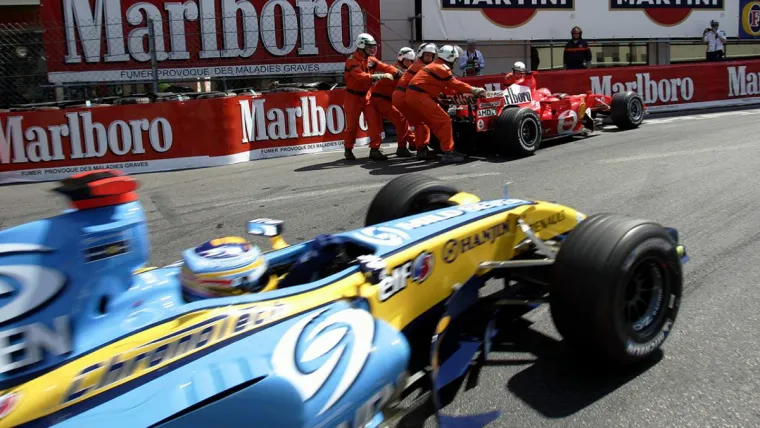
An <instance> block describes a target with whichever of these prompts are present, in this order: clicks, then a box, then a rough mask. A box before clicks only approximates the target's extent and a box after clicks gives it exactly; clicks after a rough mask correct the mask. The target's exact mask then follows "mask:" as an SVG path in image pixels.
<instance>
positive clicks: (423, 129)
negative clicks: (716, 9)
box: [392, 58, 430, 148]
mask: <svg viewBox="0 0 760 428" xmlns="http://www.w3.org/2000/svg"><path fill="white" fill-rule="evenodd" d="M424 67H425V63H424V62H422V59H421V58H417V59H416V60H415V61H414V62H413V63H412V65H411V67H409V68H408V69H407V70H406V72H405V73H404V75H403V76H401V80H399V82H398V85H397V86H396V90H395V91H393V97H392V98H393V107H396V109H397V110H398V111H400V112H401V114H403V115H404V117H406V120H407V121H408V122H409V124H410V125H411V126H413V127H414V143H415V146H416V147H417V148H419V147H426V146H427V145H428V144H429V143H430V128H428V126H427V125H425V122H424V120H423V119H424V118H423V117H421V116H420V115H419V114H417V111H416V110H413V109H411V108H409V107H408V106H407V104H406V95H407V92H409V91H408V90H407V89H408V88H407V86H408V85H409V82H410V81H411V80H412V78H413V77H414V76H415V75H416V74H417V72H418V71H420V70H422V69H423V68H424Z"/></svg>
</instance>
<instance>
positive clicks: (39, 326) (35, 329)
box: [0, 244, 73, 374]
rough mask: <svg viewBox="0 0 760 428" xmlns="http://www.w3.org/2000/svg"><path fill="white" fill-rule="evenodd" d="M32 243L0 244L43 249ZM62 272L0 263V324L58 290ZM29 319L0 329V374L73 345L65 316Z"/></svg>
mask: <svg viewBox="0 0 760 428" xmlns="http://www.w3.org/2000/svg"><path fill="white" fill-rule="evenodd" d="M47 251H51V249H49V248H47V247H43V246H38V245H32V244H1V245H0V256H2V255H3V254H9V253H14V254H19V253H21V254H23V253H37V252H47ZM65 284H66V275H65V274H64V273H63V272H61V271H59V270H57V269H53V268H49V267H45V266H35V265H3V266H0V301H1V302H2V306H0V324H4V323H8V322H11V321H14V320H16V319H19V318H22V317H26V316H29V315H30V314H32V313H34V312H35V311H37V310H38V309H39V308H40V307H41V306H42V305H44V304H45V303H47V302H49V301H50V300H51V299H53V298H54V297H55V296H56V295H57V294H58V293H59V292H61V291H62V290H63V289H64V287H65ZM52 321H53V322H52V328H50V326H48V325H47V324H46V323H43V322H35V323H29V324H25V325H21V326H17V327H13V328H10V329H7V330H3V331H0V374H4V373H8V372H10V371H14V370H18V369H21V368H24V367H28V366H32V365H35V364H38V363H40V362H42V361H43V360H44V354H50V355H54V356H62V355H66V354H68V353H69V352H71V350H72V349H73V344H72V338H71V325H70V320H69V317H68V316H65V315H64V316H60V317H57V318H55V319H53V320H52Z"/></svg>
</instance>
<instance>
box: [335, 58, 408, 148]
mask: <svg viewBox="0 0 760 428" xmlns="http://www.w3.org/2000/svg"><path fill="white" fill-rule="evenodd" d="M370 63H372V64H373V67H372V69H373V70H370ZM374 69H377V70H378V71H379V72H380V73H391V74H394V73H396V69H395V68H394V67H392V66H390V65H388V64H385V63H382V62H380V61H378V59H377V58H375V57H372V56H369V57H368V56H367V54H365V53H364V52H363V51H361V50H357V51H356V52H354V53H353V54H352V55H351V56H349V57H348V59H347V60H346V68H345V70H344V71H343V79H344V80H345V82H346V95H345V97H344V99H343V110H344V112H345V113H346V129H345V131H344V133H343V146H344V147H345V148H346V149H348V150H351V149H353V148H354V144H355V143H356V134H357V133H358V132H359V117H360V115H361V114H362V113H364V119H365V120H366V121H367V126H368V129H367V134H368V135H369V147H370V148H371V149H379V148H380V143H381V142H382V137H381V135H380V132H381V131H382V129H383V122H382V118H380V116H379V115H378V114H377V111H376V110H375V109H374V108H372V106H370V96H371V92H372V83H373V82H372V73H373V71H374Z"/></svg>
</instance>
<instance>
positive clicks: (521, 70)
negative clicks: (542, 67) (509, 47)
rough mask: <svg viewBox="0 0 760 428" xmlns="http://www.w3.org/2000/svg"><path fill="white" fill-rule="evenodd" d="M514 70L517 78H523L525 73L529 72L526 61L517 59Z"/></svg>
mask: <svg viewBox="0 0 760 428" xmlns="http://www.w3.org/2000/svg"><path fill="white" fill-rule="evenodd" d="M512 71H513V72H514V75H515V77H516V78H518V79H519V78H521V77H523V76H524V75H525V73H527V72H528V68H527V67H526V66H525V63H524V62H522V61H517V62H516V63H514V65H513V66H512Z"/></svg>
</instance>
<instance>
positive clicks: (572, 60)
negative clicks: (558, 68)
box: [564, 26, 591, 70]
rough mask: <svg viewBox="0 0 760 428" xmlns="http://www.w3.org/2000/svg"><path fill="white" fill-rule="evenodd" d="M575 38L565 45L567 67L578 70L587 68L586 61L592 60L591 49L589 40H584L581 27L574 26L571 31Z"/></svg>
mask: <svg viewBox="0 0 760 428" xmlns="http://www.w3.org/2000/svg"><path fill="white" fill-rule="evenodd" d="M570 34H571V35H572V36H573V38H572V39H571V40H570V41H568V42H567V44H566V45H565V55H564V56H565V68H566V69H568V70H577V69H582V68H586V63H587V62H591V49H590V48H589V47H588V42H586V41H585V40H583V30H582V29H581V27H577V26H576V27H573V29H572V30H571V31H570Z"/></svg>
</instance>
